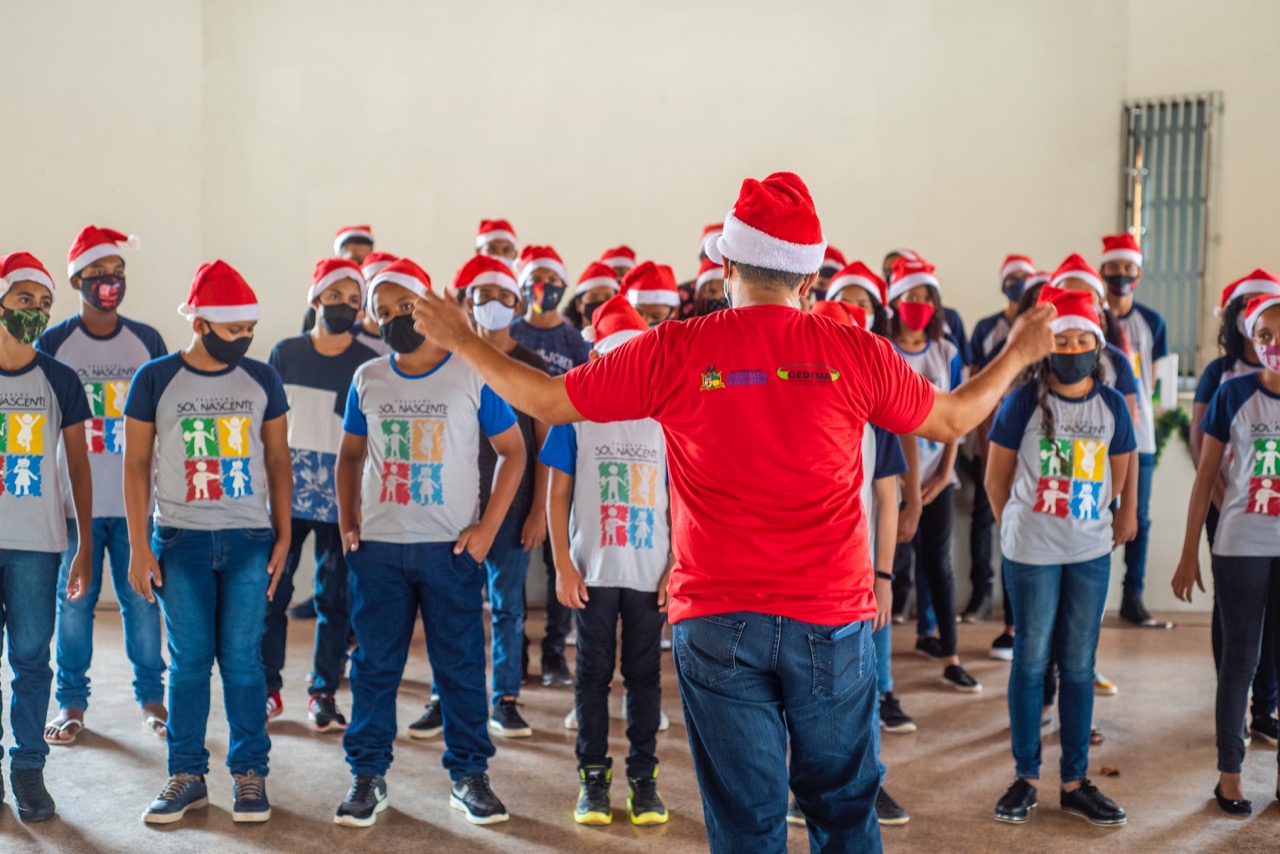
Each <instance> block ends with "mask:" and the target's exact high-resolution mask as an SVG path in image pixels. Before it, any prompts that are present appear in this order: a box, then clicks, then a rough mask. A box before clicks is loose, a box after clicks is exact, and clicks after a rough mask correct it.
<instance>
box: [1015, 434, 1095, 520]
mask: <svg viewBox="0 0 1280 854" xmlns="http://www.w3.org/2000/svg"><path fill="white" fill-rule="evenodd" d="M1106 453H1107V443H1106V442H1103V441H1101V440H1098V439H1046V438H1042V439H1041V440H1040V452H1039V456H1040V479H1039V481H1038V482H1037V483H1036V503H1035V505H1034V506H1033V507H1032V509H1033V510H1034V511H1035V512H1037V513H1045V514H1047V515H1049V516H1057V517H1058V518H1060V519H1066V518H1068V517H1070V518H1074V519H1080V520H1087V519H1099V518H1101V514H1102V482H1103V477H1104V476H1105V474H1106Z"/></svg>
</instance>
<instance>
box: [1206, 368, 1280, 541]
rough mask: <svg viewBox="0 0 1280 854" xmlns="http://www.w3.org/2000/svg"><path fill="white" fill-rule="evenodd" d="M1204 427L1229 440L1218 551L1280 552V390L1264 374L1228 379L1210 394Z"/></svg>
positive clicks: (1227, 443)
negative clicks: (1266, 382)
mask: <svg viewBox="0 0 1280 854" xmlns="http://www.w3.org/2000/svg"><path fill="white" fill-rule="evenodd" d="M1201 429H1202V430H1204V432H1205V434H1206V435H1209V436H1212V437H1213V438H1215V439H1217V440H1218V441H1219V442H1222V443H1223V444H1225V445H1226V446H1227V447H1226V450H1225V453H1224V455H1223V458H1222V476H1223V480H1225V481H1226V487H1227V488H1226V492H1225V494H1224V495H1223V496H1222V509H1221V511H1220V513H1219V515H1218V532H1217V536H1215V537H1214V540H1213V553H1214V554H1216V555H1223V556H1227V557H1277V556H1280V396H1277V395H1275V394H1272V393H1271V392H1269V391H1267V389H1266V388H1265V387H1263V385H1262V380H1261V377H1260V375H1259V374H1250V375H1248V376H1243V377H1237V378H1236V379H1232V380H1227V381H1226V382H1225V383H1223V384H1222V385H1221V386H1220V387H1219V388H1218V390H1217V391H1216V392H1215V393H1214V395H1213V398H1212V399H1210V401H1209V409H1208V411H1207V412H1205V415H1204V421H1203V422H1202V423H1201Z"/></svg>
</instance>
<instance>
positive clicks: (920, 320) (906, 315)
mask: <svg viewBox="0 0 1280 854" xmlns="http://www.w3.org/2000/svg"><path fill="white" fill-rule="evenodd" d="M898 316H899V317H901V318H902V322H903V323H905V324H906V325H907V328H908V329H914V330H916V331H917V332H919V331H920V330H921V329H924V328H925V327H926V326H928V325H929V321H930V320H932V319H933V303H929V302H900V303H898Z"/></svg>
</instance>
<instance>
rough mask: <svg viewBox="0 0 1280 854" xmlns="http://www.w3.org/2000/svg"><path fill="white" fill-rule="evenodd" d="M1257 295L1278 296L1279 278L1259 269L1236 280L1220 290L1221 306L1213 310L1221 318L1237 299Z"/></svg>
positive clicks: (1279, 289)
mask: <svg viewBox="0 0 1280 854" xmlns="http://www.w3.org/2000/svg"><path fill="white" fill-rule="evenodd" d="M1259 294H1280V278H1276V275H1275V274H1274V273H1268V272H1267V271H1266V270H1264V269H1262V268H1261V267H1259V268H1258V269H1256V270H1254V271H1253V272H1252V273H1250V274H1249V275H1247V276H1245V277H1244V278H1243V279H1236V280H1235V281H1234V282H1232V283H1231V284H1229V285H1227V286H1226V287H1225V288H1223V289H1222V304H1221V305H1219V306H1218V307H1217V308H1215V309H1214V310H1213V313H1214V314H1215V315H1217V316H1218V317H1221V316H1222V314H1223V312H1225V311H1226V310H1227V304H1228V303H1230V302H1231V301H1232V300H1233V299H1236V298H1237V297H1245V296H1257V295H1259Z"/></svg>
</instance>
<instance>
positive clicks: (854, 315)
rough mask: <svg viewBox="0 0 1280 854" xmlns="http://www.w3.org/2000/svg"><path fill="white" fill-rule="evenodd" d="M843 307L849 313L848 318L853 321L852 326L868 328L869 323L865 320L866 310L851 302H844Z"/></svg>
mask: <svg viewBox="0 0 1280 854" xmlns="http://www.w3.org/2000/svg"><path fill="white" fill-rule="evenodd" d="M844 309H845V311H847V312H848V313H849V319H850V320H852V321H853V325H854V326H861V327H862V328H863V329H870V328H871V324H870V323H868V322H867V310H866V309H865V308H863V307H862V306H860V305H854V304H853V303H848V302H847V303H845V304H844Z"/></svg>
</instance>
